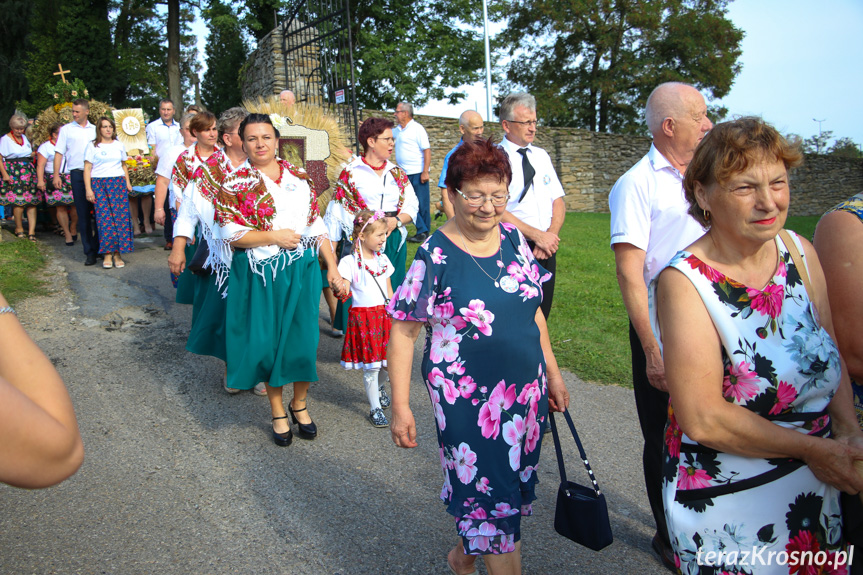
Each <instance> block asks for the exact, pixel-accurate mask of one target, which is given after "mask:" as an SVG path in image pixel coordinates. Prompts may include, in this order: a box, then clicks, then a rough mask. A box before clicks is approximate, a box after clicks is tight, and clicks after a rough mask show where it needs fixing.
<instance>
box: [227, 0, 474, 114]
mask: <svg viewBox="0 0 863 575" xmlns="http://www.w3.org/2000/svg"><path fill="white" fill-rule="evenodd" d="M349 2H350V4H349V7H350V13H351V37H352V40H353V47H354V55H353V57H354V70H353V72H354V79H355V86H354V87H355V92H356V96H357V105H358V106H359V107H361V108H375V109H382V110H387V109H392V108H394V107H395V105H396V104H397V103H398V102H399V101H401V100H406V101H408V102H411V103H412V104H414V105H415V106H422V105H423V104H425V103H427V102H428V101H429V100H430V99H444V98H446V99H448V100H449V102H450V103H452V104H457V103H458V102H460V101H461V100H462V99H464V98H465V97H466V94H465V93H464V92H463V91H458V90H455V88H457V87H458V86H461V85H463V84H468V83H471V82H474V81H476V80H478V79H480V75H481V70H482V69H483V67H484V65H485V64H484V63H485V60H484V55H483V43H482V35H481V34H480V33H479V32H477V30H478V29H479V25H480V22H481V19H482V8H481V5H479V4H477V2H473V1H471V0H416V1H409V0H381V1H374V2H368V1H365V0H349ZM296 6H297V4H296V2H286V1H285V0H250V1H248V2H246V3H245V5H244V8H243V10H242V12H241V14H240V18H241V21H242V22H243V25H244V27H245V28H246V29H247V31H248V32H249V33H250V35H252V36H253V37H254V38H256V39H257V40H260V39H261V38H262V37H264V36H265V35H266V34H268V33H269V32H270V31H271V30H272V29H273V28H274V27H275V18H274V14H273V11H274V10H276V11H277V12H278V15H279V19H280V20H279V21H280V23H281V22H282V21H284V19H287V18H288V17H289V16H291V15H292V14H293V10H294V8H296ZM310 8H311V9H315V6H314V3H312V4H311V5H310ZM317 16H321V14H313V15H312V17H307V16H305V15H303V14H302V12H301V13H300V16H299V17H300V19H309V20H310V19H314V18H315V17H317ZM339 73H340V75H342V76H343V77H347V76H349V75H350V70H348V69H347V67H345V69H343V70H340V71H339ZM289 87H290V86H289Z"/></svg>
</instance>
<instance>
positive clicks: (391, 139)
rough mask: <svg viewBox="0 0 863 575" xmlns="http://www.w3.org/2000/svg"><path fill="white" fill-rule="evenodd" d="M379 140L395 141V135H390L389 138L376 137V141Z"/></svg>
mask: <svg viewBox="0 0 863 575" xmlns="http://www.w3.org/2000/svg"><path fill="white" fill-rule="evenodd" d="M377 140H383V141H384V142H392V141H395V138H393V137H389V138H381V137H377V138H375V141H377Z"/></svg>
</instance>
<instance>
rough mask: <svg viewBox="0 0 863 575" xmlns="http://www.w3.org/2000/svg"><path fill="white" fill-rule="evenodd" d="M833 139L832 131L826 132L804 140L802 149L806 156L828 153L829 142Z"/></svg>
mask: <svg viewBox="0 0 863 575" xmlns="http://www.w3.org/2000/svg"><path fill="white" fill-rule="evenodd" d="M832 137H833V131H832V130H824V131H823V132H819V133H818V134H816V135H814V136H812V137H811V138H806V139H805V140H803V145H802V146H801V148H802V149H803V152H804V153H806V154H823V153H826V152H827V142H829V141H830V138H832Z"/></svg>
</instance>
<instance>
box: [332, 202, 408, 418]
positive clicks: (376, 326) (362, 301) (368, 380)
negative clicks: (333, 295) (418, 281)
mask: <svg viewBox="0 0 863 575" xmlns="http://www.w3.org/2000/svg"><path fill="white" fill-rule="evenodd" d="M352 236H353V238H354V248H353V251H352V252H351V253H350V254H349V255H347V256H345V257H343V258H342V260H341V261H340V262H339V274H340V275H341V276H342V278H343V279H344V280H345V281H346V282H348V284H350V291H351V292H353V293H352V295H353V303H352V305H351V309H350V312H349V314H348V329H347V333H345V345H344V347H343V348H342V366H343V367H344V368H345V369H362V370H364V373H363V381H364V383H365V387H366V396H367V397H368V399H369V406H370V408H371V411H370V412H369V420H370V421H371V422H372V425H374V426H375V427H387V426H388V425H389V421H387V417H386V415H384V412H383V410H382V409H381V408H382V407H383V408H386V407H389V406H390V398H389V397H388V396H387V393H386V390H385V389H384V385H383V384H382V383H378V375H379V374H380V370H381V367H384V368H385V367H386V366H387V359H386V358H387V343H389V339H390V322H391V320H390V316H389V315H388V314H387V312H386V309H385V307H386V304H387V303H389V300H390V298H391V297H392V294H393V288H392V284H391V283H390V276H392V275H393V271H394V270H395V268H394V266H393V264H392V262H390V259H389V258H388V257H387V256H386V255H385V254H384V253H383V252H382V251H381V250H383V248H384V245H385V244H386V242H387V222H386V216H385V215H384V212H372V211H371V210H362V211H361V212H359V213H358V214H357V215H356V217H355V218H354V231H353V234H352ZM344 287H345V288H347V287H348V286H344ZM344 291H345V292H347V291H348V290H347V289H345V290H344Z"/></svg>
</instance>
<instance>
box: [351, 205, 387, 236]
mask: <svg viewBox="0 0 863 575" xmlns="http://www.w3.org/2000/svg"><path fill="white" fill-rule="evenodd" d="M384 217H386V214H384V213H383V212H382V211H380V210H378V211H376V212H375V213H373V214H372V215H371V217H370V218H369V219H367V220H366V221H365V223H363V227H362V228H360V233H359V234H357V238H356V239H357V241H359V238H360V234H361V233H363V232H364V231H365V229H366V226H367V225H369V224H370V223H372V222H376V221H378V220H379V219H381V218H384ZM357 221H358V222H362V221H363V220H362V218H360V217H358V218H357Z"/></svg>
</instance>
